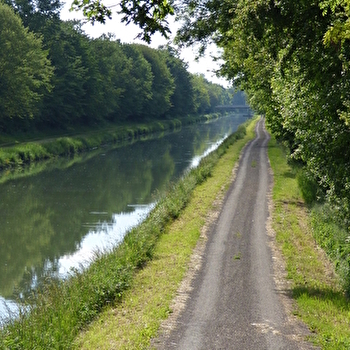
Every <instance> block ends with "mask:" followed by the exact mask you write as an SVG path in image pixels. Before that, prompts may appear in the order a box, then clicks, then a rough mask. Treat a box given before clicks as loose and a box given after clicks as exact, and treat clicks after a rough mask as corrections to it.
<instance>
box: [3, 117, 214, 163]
mask: <svg viewBox="0 0 350 350" xmlns="http://www.w3.org/2000/svg"><path fill="white" fill-rule="evenodd" d="M218 117H219V114H215V113H214V114H211V115H202V116H189V117H185V118H182V119H181V120H180V119H172V120H161V121H152V122H149V123H124V124H118V125H113V124H111V125H109V126H108V127H107V128H106V127H105V126H104V127H97V129H96V128H95V129H89V128H86V127H84V128H83V127H81V128H80V129H78V130H73V131H71V132H70V135H62V134H61V135H60V134H56V135H54V134H52V131H51V133H50V134H48V135H46V136H45V134H42V133H40V134H36V135H23V134H21V135H20V136H19V138H16V137H15V136H13V137H12V138H11V142H9V137H10V136H6V138H5V137H0V140H6V141H7V144H10V146H6V147H5V146H3V147H2V148H0V170H4V169H5V170H6V169H9V168H16V167H18V166H22V165H27V164H31V163H33V162H38V161H41V160H46V159H49V158H54V157H57V156H68V155H74V154H77V153H80V152H83V151H87V150H91V149H94V148H97V147H100V146H101V145H106V144H115V143H119V142H123V141H126V140H130V139H139V138H143V137H145V136H146V135H151V134H154V133H159V132H164V131H165V130H174V129H176V128H180V127H181V126H182V125H189V124H194V123H196V122H200V121H202V122H203V121H208V120H211V119H216V118H218ZM64 133H65V134H67V131H64Z"/></svg>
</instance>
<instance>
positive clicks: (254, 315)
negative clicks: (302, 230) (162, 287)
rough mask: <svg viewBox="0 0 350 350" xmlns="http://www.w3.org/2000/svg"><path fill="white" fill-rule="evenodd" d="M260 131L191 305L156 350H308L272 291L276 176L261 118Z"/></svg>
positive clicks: (216, 229)
mask: <svg viewBox="0 0 350 350" xmlns="http://www.w3.org/2000/svg"><path fill="white" fill-rule="evenodd" d="M256 133H257V136H256V139H255V140H254V141H252V142H251V143H250V144H249V145H248V146H247V147H246V148H245V151H244V153H243V156H242V158H241V161H240V165H239V168H238V171H237V175H236V179H235V181H234V183H233V184H232V185H231V188H230V190H229V192H228V194H227V197H226V199H225V203H224V206H223V209H222V211H221V214H220V216H219V218H218V220H217V221H216V222H215V224H214V225H213V227H212V229H211V232H210V233H209V235H208V242H207V246H206V250H205V252H204V256H203V259H204V261H203V264H202V267H201V269H200V271H199V272H198V274H197V275H196V277H195V278H194V280H193V282H192V283H193V290H192V291H191V293H190V295H189V298H188V301H187V304H186V307H185V309H184V310H183V312H182V313H181V315H180V316H179V318H178V320H177V322H176V326H175V328H174V329H173V330H172V331H171V332H170V334H169V335H167V336H163V337H160V339H159V340H158V344H157V348H159V349H166V350H168V349H183V350H197V349H198V350H213V349H230V350H231V349H233V350H234V349H239V350H252V349H259V350H263V349H288V350H293V349H307V348H311V347H309V345H308V344H306V343H304V342H302V341H300V334H298V333H297V332H298V331H297V330H296V329H295V327H294V324H293V323H292V322H290V321H289V317H287V314H286V312H285V308H284V307H283V303H282V301H281V295H280V294H281V293H280V292H278V291H277V289H276V287H275V282H274V275H273V274H274V270H273V258H272V253H271V249H270V247H269V241H270V240H271V238H269V236H268V235H267V231H266V221H267V218H268V215H269V213H268V193H269V189H270V185H271V181H272V176H271V172H270V168H269V163H268V157H267V143H268V140H269V135H268V133H267V132H266V130H265V127H264V120H263V119H261V120H260V121H259V122H258V124H257V128H256ZM298 339H299V340H298Z"/></svg>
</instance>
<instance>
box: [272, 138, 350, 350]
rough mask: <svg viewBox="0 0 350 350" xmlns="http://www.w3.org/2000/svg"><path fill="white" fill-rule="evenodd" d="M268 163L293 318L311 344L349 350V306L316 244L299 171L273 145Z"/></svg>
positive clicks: (275, 222)
mask: <svg viewBox="0 0 350 350" xmlns="http://www.w3.org/2000/svg"><path fill="white" fill-rule="evenodd" d="M269 158H270V162H271V166H272V169H273V172H274V189H273V201H274V213H273V222H274V229H275V231H276V239H277V242H278V244H279V245H280V247H281V249H282V252H283V255H284V257H285V259H286V268H287V273H288V278H289V279H290V280H291V281H292V294H293V297H294V298H295V300H296V310H295V313H296V314H297V315H299V316H300V317H301V319H302V320H303V321H304V322H305V323H306V324H307V325H308V326H309V328H310V330H311V331H312V332H313V336H312V340H313V341H314V342H315V344H317V345H319V346H321V348H322V349H344V350H345V349H347V350H348V349H350V327H349V324H350V308H349V301H348V300H347V299H346V297H345V294H344V291H343V290H342V288H341V287H340V283H339V278H338V277H337V276H336V275H335V274H334V272H333V271H334V269H333V266H332V265H331V264H330V263H329V261H328V259H327V257H326V255H325V253H324V252H323V251H322V250H321V249H320V248H318V247H317V246H316V244H315V238H314V236H313V229H312V225H311V220H310V213H309V210H308V208H307V207H306V205H305V204H304V202H303V199H302V196H301V191H300V190H299V188H298V182H297V171H296V170H293V168H292V167H290V166H289V165H288V164H287V161H286V156H285V154H284V151H283V148H282V147H280V146H279V145H277V144H276V142H275V141H274V140H272V141H271V142H270V145H269ZM319 224H320V225H322V222H321V221H320V222H319Z"/></svg>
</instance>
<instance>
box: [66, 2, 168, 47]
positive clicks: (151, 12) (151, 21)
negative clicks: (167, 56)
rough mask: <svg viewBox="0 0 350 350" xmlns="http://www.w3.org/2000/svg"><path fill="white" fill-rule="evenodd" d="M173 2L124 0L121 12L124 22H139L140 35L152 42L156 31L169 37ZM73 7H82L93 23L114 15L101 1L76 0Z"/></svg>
mask: <svg viewBox="0 0 350 350" xmlns="http://www.w3.org/2000/svg"><path fill="white" fill-rule="evenodd" d="M172 3H173V1H172V0H170V1H168V0H162V1H158V0H122V1H120V4H119V5H120V10H119V13H120V14H122V15H123V18H122V22H126V23H127V24H129V23H131V22H133V23H135V24H137V25H138V26H139V27H140V29H141V30H142V31H141V32H140V34H139V35H138V37H140V38H141V39H143V40H145V41H146V42H147V43H150V42H151V35H152V34H154V33H155V32H160V33H161V34H162V35H163V36H164V37H165V38H168V34H169V33H170V29H169V27H168V22H167V20H166V18H167V16H168V15H173V14H174V9H173V6H172ZM71 9H72V10H77V11H78V10H81V9H82V10H83V14H84V16H85V17H86V18H87V19H88V20H89V21H91V22H92V23H94V22H95V21H97V22H100V23H105V20H106V18H111V15H112V11H111V9H110V8H108V7H107V6H105V5H103V4H102V3H101V2H100V1H91V0H83V1H82V0H74V1H73V3H72V8H71Z"/></svg>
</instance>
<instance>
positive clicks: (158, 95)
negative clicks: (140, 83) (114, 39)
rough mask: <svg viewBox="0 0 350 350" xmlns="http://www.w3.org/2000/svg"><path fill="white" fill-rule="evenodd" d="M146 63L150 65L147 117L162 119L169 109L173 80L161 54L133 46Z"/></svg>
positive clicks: (147, 48) (164, 57)
mask: <svg viewBox="0 0 350 350" xmlns="http://www.w3.org/2000/svg"><path fill="white" fill-rule="evenodd" d="M135 47H136V48H137V49H138V50H139V51H140V52H141V53H142V55H143V57H144V58H145V59H146V61H147V62H148V63H149V64H150V65H151V69H152V74H153V81H152V99H151V100H150V101H148V103H147V104H146V111H145V112H147V115H149V116H150V117H151V118H154V117H162V116H164V115H165V113H166V112H168V111H169V110H170V108H171V101H170V99H171V96H172V94H173V92H174V88H175V86H174V79H173V77H172V75H171V73H170V70H169V68H168V66H167V64H166V56H165V55H164V54H163V52H161V51H158V50H154V49H151V48H150V47H148V46H145V45H135Z"/></svg>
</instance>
